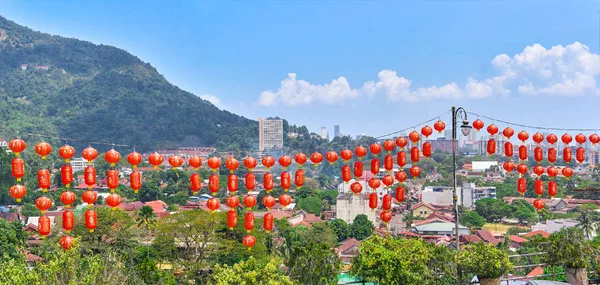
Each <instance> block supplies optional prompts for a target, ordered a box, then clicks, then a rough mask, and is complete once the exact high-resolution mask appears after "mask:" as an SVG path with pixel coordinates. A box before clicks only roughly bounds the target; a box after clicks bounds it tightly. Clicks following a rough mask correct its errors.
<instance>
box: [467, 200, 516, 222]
mask: <svg viewBox="0 0 600 285" xmlns="http://www.w3.org/2000/svg"><path fill="white" fill-rule="evenodd" d="M475 209H476V210H477V213H478V214H479V215H480V216H482V217H484V218H485V220H486V221H488V222H490V223H493V222H497V221H500V220H501V219H502V218H504V217H506V215H507V214H508V209H509V207H508V204H507V203H506V202H504V201H502V200H498V199H494V198H483V199H480V200H477V202H475Z"/></svg>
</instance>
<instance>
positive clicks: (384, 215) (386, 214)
mask: <svg viewBox="0 0 600 285" xmlns="http://www.w3.org/2000/svg"><path fill="white" fill-rule="evenodd" d="M379 218H380V219H381V220H382V221H383V222H384V223H385V224H387V223H388V222H389V221H391V220H392V213H390V212H385V211H384V212H381V214H379Z"/></svg>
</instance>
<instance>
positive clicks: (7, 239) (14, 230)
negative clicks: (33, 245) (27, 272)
mask: <svg viewBox="0 0 600 285" xmlns="http://www.w3.org/2000/svg"><path fill="white" fill-rule="evenodd" d="M25 240H26V233H25V232H24V231H23V230H22V229H21V225H20V223H19V222H12V223H9V222H7V221H6V220H4V219H0V252H1V253H2V254H1V255H0V260H5V259H15V258H18V257H19V248H21V247H23V246H24V245H25Z"/></svg>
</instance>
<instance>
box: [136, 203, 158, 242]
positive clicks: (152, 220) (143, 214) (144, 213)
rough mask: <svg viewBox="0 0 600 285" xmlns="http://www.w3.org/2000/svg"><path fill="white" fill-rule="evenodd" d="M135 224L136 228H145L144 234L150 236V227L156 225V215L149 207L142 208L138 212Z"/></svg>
mask: <svg viewBox="0 0 600 285" xmlns="http://www.w3.org/2000/svg"><path fill="white" fill-rule="evenodd" d="M136 222H137V225H138V227H144V228H146V234H148V235H149V234H150V227H152V226H154V225H156V214H154V210H153V209H152V207H150V206H146V205H145V206H142V208H141V209H140V210H139V211H138V214H137V218H136Z"/></svg>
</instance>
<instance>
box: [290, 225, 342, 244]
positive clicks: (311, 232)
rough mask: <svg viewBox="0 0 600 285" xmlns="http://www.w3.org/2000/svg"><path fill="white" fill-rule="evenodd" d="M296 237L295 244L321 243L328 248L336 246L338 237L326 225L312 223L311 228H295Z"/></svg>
mask: <svg viewBox="0 0 600 285" xmlns="http://www.w3.org/2000/svg"><path fill="white" fill-rule="evenodd" d="M294 231H295V232H296V234H297V236H298V242H297V243H296V244H303V245H305V244H309V243H322V244H326V245H327V246H329V247H334V246H335V245H337V241H338V237H337V235H336V234H335V231H334V230H333V229H331V228H330V227H329V226H328V225H327V223H314V224H312V227H311V228H306V227H301V226H300V227H295V228H294Z"/></svg>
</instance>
